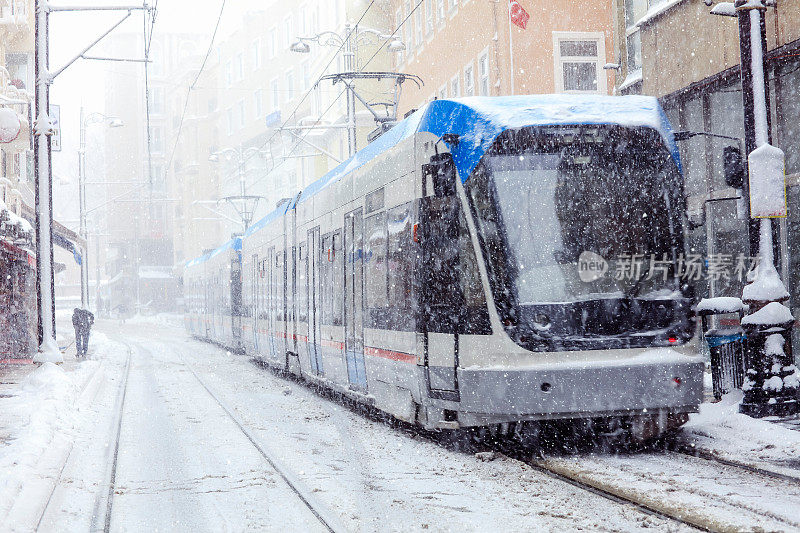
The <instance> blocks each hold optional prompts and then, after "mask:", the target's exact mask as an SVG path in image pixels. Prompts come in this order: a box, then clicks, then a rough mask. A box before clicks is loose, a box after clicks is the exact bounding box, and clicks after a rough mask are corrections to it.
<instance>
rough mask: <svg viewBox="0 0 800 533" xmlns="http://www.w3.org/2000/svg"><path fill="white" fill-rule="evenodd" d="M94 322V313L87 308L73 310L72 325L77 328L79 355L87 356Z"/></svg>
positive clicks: (76, 346) (76, 340) (76, 345)
mask: <svg viewBox="0 0 800 533" xmlns="http://www.w3.org/2000/svg"><path fill="white" fill-rule="evenodd" d="M92 324H94V315H93V314H92V313H91V312H90V311H88V310H86V309H79V308H77V307H76V308H75V310H74V311H73V312H72V326H73V327H74V328H75V349H76V350H77V355H78V357H81V356H83V357H86V351H87V350H88V349H89V330H90V329H91V328H92Z"/></svg>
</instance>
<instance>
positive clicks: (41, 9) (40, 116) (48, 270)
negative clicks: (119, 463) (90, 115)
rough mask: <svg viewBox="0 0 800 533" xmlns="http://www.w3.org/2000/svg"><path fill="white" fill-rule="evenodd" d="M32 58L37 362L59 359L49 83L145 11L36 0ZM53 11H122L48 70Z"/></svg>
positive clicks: (58, 361)
mask: <svg viewBox="0 0 800 533" xmlns="http://www.w3.org/2000/svg"><path fill="white" fill-rule="evenodd" d="M35 8H36V17H35V20H34V52H33V53H34V63H35V74H36V95H35V100H36V120H35V123H34V127H33V135H34V143H33V160H34V182H35V194H36V200H35V204H36V206H35V211H36V247H37V250H36V252H37V253H36V293H37V303H38V306H37V307H38V312H39V317H38V318H39V350H38V352H37V353H36V355H35V356H34V358H33V360H34V362H37V363H45V362H54V363H60V362H63V361H64V356H63V355H62V354H61V352H60V350H59V349H58V343H57V342H56V310H55V299H56V294H55V286H54V277H53V273H54V272H53V271H54V269H53V171H52V158H51V155H52V154H51V142H50V137H51V136H52V135H53V123H52V121H51V120H50V84H51V83H52V82H53V79H55V78H56V76H58V75H59V74H61V73H62V72H64V70H66V69H67V68H68V67H69V66H70V65H72V64H73V63H74V62H75V61H77V60H78V59H80V58H82V57H83V54H85V53H86V52H88V51H89V50H90V49H91V48H92V47H94V46H95V45H96V44H97V43H99V42H100V41H101V40H103V38H105V37H106V36H107V35H108V34H109V33H111V32H112V31H113V30H114V29H115V28H117V27H119V25H120V24H122V23H123V22H124V21H125V20H126V19H127V18H128V17H130V16H131V12H132V11H134V10H143V11H150V10H151V8H150V7H149V6H148V5H147V4H144V5H141V6H114V7H111V6H108V7H97V6H61V7H56V6H51V5H50V3H49V2H48V1H47V0H35ZM53 11H127V12H128V13H127V15H125V16H124V17H123V18H122V19H121V20H119V21H118V22H116V23H115V24H114V25H112V26H111V28H109V29H108V30H107V31H106V32H104V33H103V34H101V35H100V36H99V37H98V38H96V39H95V40H94V41H93V42H92V43H90V44H89V45H87V46H86V47H84V48H83V50H81V52H79V53H78V54H77V55H75V56H74V57H73V58H72V59H70V60H69V61H67V63H66V64H65V65H63V66H62V67H60V68H58V69H56V70H54V71H53V72H50V61H49V59H50V57H49V56H50V13H51V12H53Z"/></svg>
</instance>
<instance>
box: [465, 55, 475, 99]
mask: <svg viewBox="0 0 800 533" xmlns="http://www.w3.org/2000/svg"><path fill="white" fill-rule="evenodd" d="M464 96H475V67H474V66H473V65H472V63H470V64H469V65H467V66H466V67H464Z"/></svg>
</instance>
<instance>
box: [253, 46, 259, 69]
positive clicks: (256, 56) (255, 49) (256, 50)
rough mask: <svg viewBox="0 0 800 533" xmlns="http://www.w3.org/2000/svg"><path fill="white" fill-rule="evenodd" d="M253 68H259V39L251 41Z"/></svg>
mask: <svg viewBox="0 0 800 533" xmlns="http://www.w3.org/2000/svg"><path fill="white" fill-rule="evenodd" d="M253 68H254V69H255V68H261V39H256V40H255V41H254V42H253Z"/></svg>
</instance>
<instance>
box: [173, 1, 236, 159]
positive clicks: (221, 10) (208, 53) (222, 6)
mask: <svg viewBox="0 0 800 533" xmlns="http://www.w3.org/2000/svg"><path fill="white" fill-rule="evenodd" d="M226 1H227V0H222V2H221V3H220V6H219V15H217V22H216V23H215V24H214V31H213V32H212V34H211V40H210V41H209V43H208V50H207V51H206V55H205V57H203V62H202V63H201V64H200V69H199V70H198V71H197V75H196V76H195V77H194V80H193V81H192V83H191V84H190V85H189V87H188V89H187V90H186V101H185V102H184V103H183V111H182V112H181V120H180V122H179V123H178V131H177V133H176V134H175V144H174V145H173V146H172V151H171V152H170V155H169V160H168V162H167V167H166V170H165V172H169V170H170V169H171V168H172V163H173V161H174V160H175V152H176V151H177V149H178V142H179V141H180V139H181V132H182V131H183V122H184V120H186V110H187V109H188V108H189V97H190V96H191V94H192V90H193V89H194V87H195V85H197V81H198V80H199V79H200V76H201V75H202V74H203V70H204V69H205V68H206V63H207V62H208V58H209V56H211V52H212V51H213V50H214V41H215V39H216V38H217V31H218V30H219V24H220V21H221V20H222V14H223V13H224V12H225V2H226Z"/></svg>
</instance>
